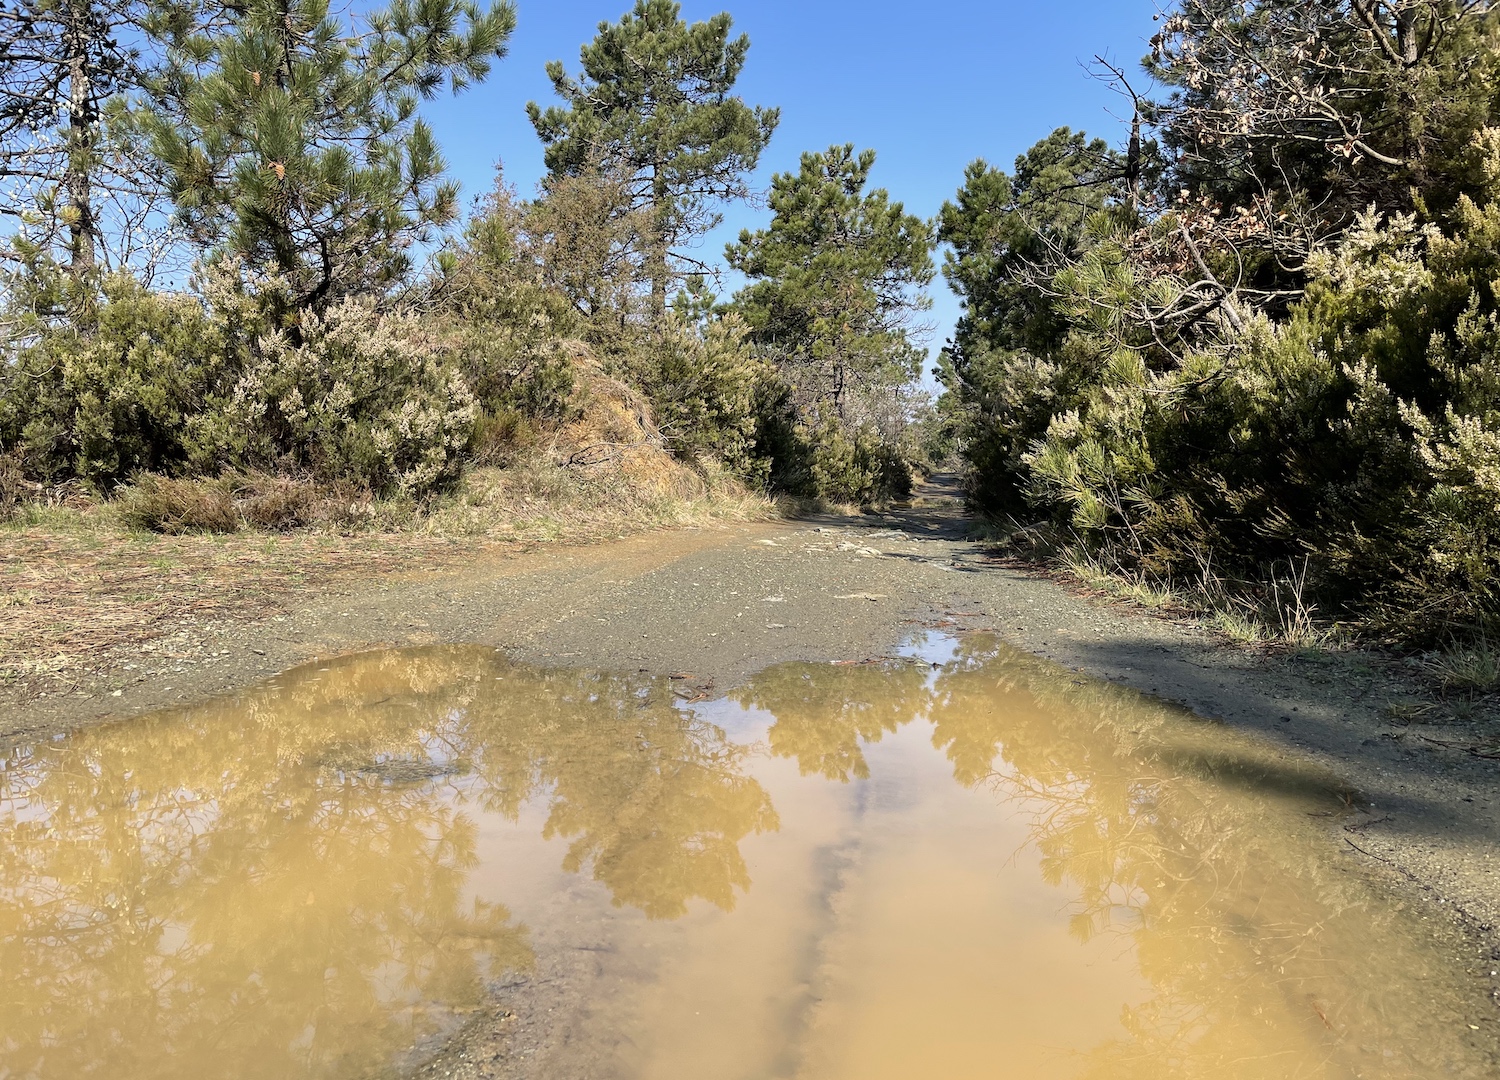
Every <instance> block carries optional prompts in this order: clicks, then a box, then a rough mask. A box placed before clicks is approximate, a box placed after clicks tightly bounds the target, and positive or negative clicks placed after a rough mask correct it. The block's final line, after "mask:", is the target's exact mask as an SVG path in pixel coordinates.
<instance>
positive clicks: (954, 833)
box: [0, 637, 1500, 1080]
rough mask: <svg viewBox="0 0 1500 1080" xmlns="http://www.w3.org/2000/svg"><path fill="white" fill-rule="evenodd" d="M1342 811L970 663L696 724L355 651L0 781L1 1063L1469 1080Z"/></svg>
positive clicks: (799, 695) (1172, 716)
mask: <svg viewBox="0 0 1500 1080" xmlns="http://www.w3.org/2000/svg"><path fill="white" fill-rule="evenodd" d="M1352 802H1353V797H1352V795H1351V793H1349V792H1347V791H1344V790H1343V789H1342V788H1341V786H1340V785H1339V783H1338V782H1337V780H1336V779H1335V778H1333V777H1330V776H1327V775H1324V774H1322V773H1320V772H1318V771H1316V770H1314V769H1311V768H1309V767H1307V766H1305V765H1301V764H1298V763H1296V762H1295V761H1294V760H1293V759H1290V758H1287V757H1284V756H1282V755H1280V753H1279V752H1278V751H1276V750H1275V749H1274V748H1272V747H1269V746H1268V745H1266V744H1262V743H1259V742H1256V741H1253V740H1251V739H1249V738H1247V737H1243V736H1240V735H1237V734H1235V733H1233V732H1230V731H1227V730H1225V729H1224V728H1222V727H1220V726H1218V725H1214V724H1210V723H1207V722H1203V721H1198V720H1194V719H1192V718H1191V717H1189V716H1187V715H1185V714H1183V713H1180V712H1177V711H1174V710H1172V709H1169V708H1165V707H1162V706H1161V705H1159V704H1156V703H1153V702H1150V701H1148V700H1146V699H1143V698H1141V697H1139V696H1137V695H1135V694H1133V693H1131V692H1129V691H1125V690H1122V689H1119V688H1116V687H1111V686H1108V685H1102V684H1098V683H1095V682H1092V681H1086V680H1081V679H1077V678H1075V677H1073V676H1071V675H1069V674H1068V673H1066V672H1062V671H1060V670H1059V669H1057V668H1055V667H1053V666H1051V665H1048V664H1046V663H1044V662H1042V661H1038V660H1036V659H1034V658H1030V657H1027V656H1024V655H1021V654H1019V653H1017V652H1015V651H1013V650H1011V649H1009V648H1008V647H1006V646H1004V645H1002V644H1000V643H998V642H996V641H994V640H992V639H988V638H984V637H974V638H965V639H963V640H962V641H954V640H951V639H932V640H929V641H926V642H924V643H921V644H919V645H918V646H916V647H914V648H913V649H912V650H909V654H908V655H907V656H906V658H904V659H902V660H899V661H891V662H889V663H883V664H873V665H851V666H836V665H788V666H782V667H777V668H773V669H771V670H769V671H766V672H764V673H763V674H762V675H760V676H759V677H757V678H755V679H754V680H752V681H751V682H750V683H749V684H748V685H747V686H746V687H744V688H742V689H741V690H740V691H737V692H736V693H734V694H733V695H732V696H731V697H729V698H726V699H722V700H718V701H710V702H701V703H696V704H693V703H687V702H685V701H683V700H682V699H681V698H680V696H679V695H677V694H676V693H674V688H673V684H672V683H671V682H670V681H669V680H665V679H652V678H648V677H646V676H628V675H609V674H587V673H580V672H576V671H546V670H537V669H532V668H527V667H520V666H516V665H513V664H511V663H509V662H508V661H506V660H505V659H504V657H503V656H502V655H500V654H497V653H494V652H492V651H489V650H483V649H476V648H442V649H426V650H408V651H400V652H389V653H376V654H367V655H362V656H354V657H348V658H345V659H342V660H339V661H335V662H332V663H327V664H324V665H322V666H317V667H309V668H305V669H302V670H299V671H293V672H290V673H287V674H285V675H283V676H281V677H280V678H278V679H276V680H274V681H273V682H271V683H269V684H267V685H265V686H262V687H259V688H256V689H253V690H250V691H247V692H246V693H244V694H241V695H239V696H236V697H234V698H230V699H226V700H224V701H221V702H217V703H212V704H209V705H205V706H202V707H198V708H193V709H187V710H177V711H172V712H166V713H160V714H156V715H153V716H150V717H146V718H142V719H138V720H134V721H129V722H125V723H121V724H116V725H113V726H109V727H103V728H95V729H92V730H88V731H84V732H81V733H79V734H77V735H75V736H72V737H70V738H68V739H66V740H61V741H58V742H55V743H50V744H46V745H43V746H38V747H34V748H31V749H29V750H25V751H17V752H15V753H13V754H12V755H11V756H10V757H9V759H8V760H6V761H5V762H4V764H3V769H0V836H3V837H4V841H3V843H0V1077H5V1078H22V1077H25V1078H30V1077H39V1078H64V1077H66V1078H73V1077H90V1076H107V1077H110V1078H112V1080H137V1078H152V1080H158V1078H160V1080H166V1078H183V1080H187V1078H194V1080H196V1078H200V1077H205V1076H213V1077H224V1078H245V1080H252V1078H253V1080H262V1078H264V1080H271V1078H275V1080H290V1078H300V1077H337V1078H344V1077H370V1076H384V1075H392V1074H393V1073H394V1072H399V1071H400V1070H403V1069H407V1068H411V1067H414V1066H415V1065H417V1064H419V1063H420V1061H421V1060H422V1058H423V1056H424V1055H429V1054H430V1053H431V1052H432V1051H433V1050H434V1048H436V1047H438V1046H439V1045H440V1044H441V1042H442V1041H443V1040H444V1039H445V1038H447V1037H449V1036H451V1035H452V1034H453V1032H455V1030H457V1029H459V1028H461V1027H462V1026H463V1025H464V1024H465V1023H466V1022H468V1021H470V1020H471V1019H474V1020H475V1022H474V1023H473V1024H471V1025H470V1027H471V1028H473V1029H475V1031H477V1034H472V1038H471V1039H470V1042H471V1043H472V1045H473V1047H474V1048H475V1049H474V1054H473V1055H472V1056H474V1057H475V1058H476V1059H482V1060H484V1061H486V1062H487V1064H486V1065H485V1069H488V1070H489V1072H485V1071H483V1070H481V1071H480V1072H479V1073H477V1074H470V1073H465V1075H495V1076H505V1077H509V1076H526V1077H531V1078H534V1080H562V1078H573V1077H579V1078H582V1077H587V1078H590V1080H601V1078H612V1077H620V1078H627V1077H628V1078H642V1080H647V1078H649V1080H690V1078H691V1080H696V1078H700V1077H702V1078H714V1080H731V1078H746V1080H749V1078H771V1077H788V1078H790V1077H796V1078H803V1080H845V1078H847V1080H855V1078H859V1080H883V1078H891V1080H895V1078H902V1080H909V1078H912V1077H917V1076H933V1077H943V1078H946V1080H966V1078H971V1077H972V1078H979V1077H984V1078H993V1077H1018V1078H1020V1077H1026V1078H1033V1077H1035V1078H1049V1080H1050V1078H1068V1077H1077V1078H1080V1080H1082V1078H1106V1077H1107V1078H1111V1080H1118V1078H1132V1077H1140V1078H1153V1080H1155V1078H1162V1077H1183V1078H1187V1077H1194V1078H1205V1080H1209V1078H1212V1080H1218V1078H1250V1077H1255V1078H1260V1077H1264V1078H1268V1080H1269V1078H1272V1077H1274V1078H1278V1080H1280V1078H1286V1077H1309V1078H1323V1077H1330V1078H1332V1077H1339V1078H1342V1077H1431V1076H1435V1075H1444V1076H1475V1077H1480V1076H1493V1075H1495V1074H1496V1071H1497V1065H1500V1053H1497V1051H1496V1047H1495V1043H1496V1034H1495V1031H1496V1028H1495V1017H1494V1015H1493V1011H1492V1010H1490V1009H1489V1008H1488V1007H1487V1006H1486V1005H1485V1004H1484V1001H1485V998H1486V996H1487V992H1486V984H1485V983H1484V982H1483V981H1482V979H1481V978H1480V976H1477V975H1474V974H1469V973H1466V972H1465V971H1464V970H1463V967H1462V965H1461V964H1457V963H1455V962H1453V960H1452V959H1451V958H1450V957H1449V956H1448V955H1447V953H1446V951H1445V949H1444V947H1443V946H1442V944H1441V943H1440V942H1439V940H1438V935H1437V931H1436V927H1437V926H1438V925H1439V923H1440V920H1437V919H1433V920H1432V922H1431V923H1429V922H1428V921H1427V919H1426V918H1425V917H1424V914H1423V913H1422V912H1421V911H1418V910H1415V909H1408V908H1406V907H1404V906H1403V905H1401V904H1397V903H1394V902H1392V901H1391V900H1389V899H1387V898H1382V896H1381V894H1380V893H1379V892H1377V891H1376V890H1374V889H1373V888H1372V887H1371V886H1369V885H1368V883H1367V881H1366V879H1365V878H1364V877H1363V876H1362V868H1361V867H1360V865H1359V863H1358V862H1357V861H1356V859H1355V857H1353V856H1346V855H1341V854H1340V853H1339V852H1338V851H1337V849H1336V846H1335V845H1332V844H1330V843H1328V840H1327V830H1328V828H1329V819H1330V818H1334V819H1337V818H1338V817H1340V816H1343V815H1349V814H1352V813H1354V812H1355V811H1354V810H1352V809H1351V804H1352ZM1471 1025H1477V1027H1478V1030H1475V1028H1474V1027H1471ZM479 1029H482V1030H479ZM486 1032H488V1034H486Z"/></svg>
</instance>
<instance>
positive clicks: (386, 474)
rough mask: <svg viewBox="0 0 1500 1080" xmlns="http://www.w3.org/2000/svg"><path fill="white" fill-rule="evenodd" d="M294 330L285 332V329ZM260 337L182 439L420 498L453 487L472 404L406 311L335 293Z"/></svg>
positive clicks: (443, 356)
mask: <svg viewBox="0 0 1500 1080" xmlns="http://www.w3.org/2000/svg"><path fill="white" fill-rule="evenodd" d="M293 330H294V331H295V332H293ZM293 330H281V331H276V332H274V333H270V334H267V335H265V336H264V337H262V338H261V339H260V340H259V341H258V342H257V344H256V348H255V351H254V354H253V356H252V358H251V360H250V361H249V363H248V364H247V365H246V367H245V371H244V373H243V374H242V375H241V376H240V378H239V380H238V381H237V382H236V383H235V385H234V387H233V391H232V393H231V394H230V396H229V399H228V400H227V402H226V403H225V404H224V406H223V407H222V408H221V409H219V410H217V411H214V412H211V413H205V414H200V415H199V416H197V417H194V423H193V425H192V429H193V438H194V440H195V441H196V442H197V443H198V444H199V445H201V446H205V447H212V448H213V450H214V453H215V455H216V456H217V458H218V459H219V460H220V461H221V462H223V463H224V464H226V465H231V464H232V465H235V466H244V467H249V468H256V469H263V470H268V471H272V472H278V473H289V474H294V475H307V476H310V477H312V478H313V479H314V480H317V481H318V482H320V483H323V484H333V483H337V482H341V481H343V482H353V483H357V484H360V485H363V486H368V487H369V488H370V489H371V490H372V491H374V492H376V493H377V494H381V495H389V494H398V493H399V494H402V495H407V496H411V497H414V498H420V497H423V496H425V495H427V494H430V493H431V492H434V491H436V490H439V489H441V488H443V487H445V486H448V485H450V484H452V483H453V482H454V481H455V480H456V479H457V478H458V475H459V472H460V470H461V468H462V464H463V454H464V452H465V450H466V449H467V447H468V443H469V439H470V436H471V435H472V433H473V428H474V418H475V413H476V410H475V406H474V398H473V395H472V394H471V393H470V391H469V388H468V386H467V384H466V383H465V382H464V379H463V376H462V375H461V374H460V373H459V371H458V368H457V365H456V363H455V362H454V360H453V358H452V356H451V355H449V354H447V353H445V352H443V351H442V350H440V349H439V348H437V347H436V346H434V345H433V344H432V343H431V342H430V341H429V340H428V339H427V338H426V337H425V336H424V335H423V333H422V329H421V327H420V325H418V323H417V320H415V319H414V318H412V317H410V316H400V315H385V316H381V315H380V314H379V313H377V312H376V311H374V310H373V309H372V308H370V307H368V306H366V305H362V304H359V303H356V302H355V301H352V300H346V301H344V302H343V303H341V304H339V305H337V306H336V307H334V308H332V309H331V310H330V311H329V312H328V313H327V315H325V316H321V317H320V316H317V315H314V314H312V313H310V312H303V313H302V315H301V316H300V319H299V321H298V322H297V324H296V326H295V327H294V328H293Z"/></svg>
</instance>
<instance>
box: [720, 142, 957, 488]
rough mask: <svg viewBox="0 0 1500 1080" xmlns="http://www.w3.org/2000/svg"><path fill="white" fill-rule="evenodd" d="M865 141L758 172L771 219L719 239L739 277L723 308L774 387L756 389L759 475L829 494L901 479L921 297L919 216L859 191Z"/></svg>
mask: <svg viewBox="0 0 1500 1080" xmlns="http://www.w3.org/2000/svg"><path fill="white" fill-rule="evenodd" d="M874 163H875V152H874V151H873V150H865V151H861V152H859V153H856V152H855V150H854V147H853V145H852V144H850V145H844V146H833V147H830V148H829V149H828V150H827V151H826V152H824V153H807V154H803V155H802V161H801V167H800V168H799V170H798V171H797V172H796V173H778V174H777V175H776V176H775V177H773V178H772V181H771V195H770V205H771V210H772V215H773V216H772V218H771V223H770V226H769V227H768V228H765V229H760V230H757V231H755V232H751V231H750V230H745V231H744V232H742V233H741V234H740V238H739V241H738V242H737V243H734V244H731V245H729V247H728V249H727V251H726V256H727V258H728V261H729V264H730V266H732V267H733V268H734V269H736V270H739V271H740V272H741V273H743V274H744V275H745V276H746V277H747V278H748V279H749V282H750V283H749V284H748V285H746V286H745V287H744V288H743V289H741V290H740V291H739V292H738V293H737V294H736V295H735V297H734V300H733V303H732V310H733V311H735V312H736V313H737V314H738V315H740V316H741V317H742V318H743V319H744V321H745V323H746V324H747V326H748V328H749V336H750V340H751V342H752V343H753V344H754V346H755V348H756V350H757V352H758V353H759V354H760V355H761V356H763V357H765V358H766V359H767V360H769V361H770V362H771V363H772V364H774V366H775V371H776V376H777V380H778V382H779V383H780V384H781V385H782V387H783V389H782V390H781V391H780V392H779V393H778V392H769V393H764V394H763V395H762V399H761V406H760V412H761V420H760V428H761V431H762V435H761V439H762V444H763V446H764V447H765V448H766V450H765V456H766V457H767V459H768V461H769V463H770V464H769V471H768V474H767V475H768V479H769V481H770V482H771V483H772V484H773V485H774V486H775V487H776V488H778V489H779V490H783V491H788V492H791V493H793V494H797V495H803V496H808V497H821V498H827V499H833V500H836V501H839V502H867V501H879V500H883V499H888V498H892V497H899V495H900V494H902V493H903V492H904V491H909V489H910V485H911V470H910V467H909V466H908V465H907V463H906V460H905V457H906V454H907V449H908V448H906V447H903V446H902V445H900V444H901V443H902V441H903V440H902V433H903V432H904V430H905V429H906V427H907V425H908V424H909V423H910V422H911V420H912V419H913V417H912V416H911V415H909V413H908V412H907V410H906V408H905V405H904V402H903V400H902V398H901V390H902V389H903V388H905V387H907V386H909V385H910V384H911V383H912V382H913V381H914V380H915V378H916V377H917V375H918V374H919V373H920V370H921V364H922V360H923V357H924V355H925V353H924V352H923V350H922V349H921V348H920V346H919V345H918V344H917V342H916V341H915V340H914V336H915V334H916V333H917V332H918V331H919V329H920V328H919V327H918V326H917V325H916V318H917V316H918V315H919V314H920V313H921V312H922V311H924V310H926V309H927V308H928V307H929V306H930V301H929V300H928V298H927V296H926V294H925V293H924V291H923V290H924V289H925V288H926V286H927V285H928V284H929V283H930V282H931V281H932V278H933V276H934V268H933V264H932V255H931V251H932V246H933V236H932V228H931V226H930V225H929V224H928V223H927V222H925V221H923V220H922V219H921V218H919V217H917V216H916V215H914V214H909V213H907V212H906V210H905V208H904V207H903V206H902V204H901V203H899V202H892V201H891V199H890V196H889V195H888V194H887V192H886V191H885V190H883V189H875V190H873V191H867V190H866V187H867V185H868V182H869V178H870V170H871V168H872V166H873V165H874Z"/></svg>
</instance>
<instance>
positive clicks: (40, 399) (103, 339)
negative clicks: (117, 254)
mask: <svg viewBox="0 0 1500 1080" xmlns="http://www.w3.org/2000/svg"><path fill="white" fill-rule="evenodd" d="M92 321H93V322H94V329H93V330H92V331H91V332H85V331H84V330H82V329H80V327H79V324H78V322H77V321H76V320H74V321H70V322H64V323H61V324H57V325H55V326H52V327H49V328H45V329H44V330H43V331H42V332H40V333H39V334H38V336H37V339H36V340H35V341H34V343H33V344H31V345H29V346H28V347H26V348H24V349H22V350H21V351H20V352H19V354H18V355H17V357H16V360H15V362H14V363H13V364H9V365H5V366H4V367H0V377H3V378H4V379H5V386H4V394H3V396H0V446H4V447H6V448H10V449H12V450H13V451H14V452H16V453H17V454H19V455H20V456H21V458H22V460H23V461H24V462H25V466H26V468H27V470H28V471H29V472H30V473H31V475H33V476H35V477H36V478H37V479H39V480H42V481H45V482H56V481H59V480H64V479H69V478H73V477H77V478H79V479H82V480H85V481H87V482H89V483H90V484H93V485H96V486H98V487H101V488H105V489H107V488H110V487H112V486H113V485H115V484H116V483H118V482H119V481H121V480H123V479H124V478H126V477H127V476H129V475H131V474H133V473H135V472H138V471H143V470H146V471H153V472H162V471H171V470H176V469H181V468H184V467H187V466H189V465H190V464H197V463H198V458H199V454H200V450H201V448H200V447H199V446H197V445H196V444H195V443H194V441H193V440H192V438H191V435H190V434H189V429H190V427H191V425H192V422H193V420H194V418H195V417H197V416H199V415H201V414H202V413H204V412H205V411H211V410H213V409H215V408H217V407H220V406H221V405H222V402H223V395H224V394H225V393H226V390H227V387H228V385H229V383H230V380H231V379H232V377H233V372H234V370H235V367H236V364H237V363H238V354H239V351H240V349H241V348H242V347H243V345H244V341H243V339H242V338H239V337H238V336H236V335H234V334H231V333H229V332H227V328H226V327H225V326H224V325H223V324H222V323H220V322H216V321H215V320H214V319H213V318H212V317H211V316H210V314H209V313H208V312H207V311H205V310H204V307H203V305H202V304H201V303H200V302H199V301H198V300H197V299H196V298H194V297H192V296H188V295H180V294H179V295H174V294H168V293H153V292H150V291H148V290H147V289H145V288H144V287H143V286H142V285H140V284H139V283H138V282H137V281H135V280H134V279H133V278H131V277H129V276H126V275H117V276H114V277H111V278H109V279H107V280H106V281H105V282H104V284H103V297H102V300H101V302H100V304H99V305H98V307H97V308H96V309H94V311H93V314H92Z"/></svg>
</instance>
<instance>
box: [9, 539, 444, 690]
mask: <svg viewBox="0 0 1500 1080" xmlns="http://www.w3.org/2000/svg"><path fill="white" fill-rule="evenodd" d="M0 537H3V544H4V548H3V551H0V680H4V681H7V682H16V681H20V680H27V679H29V678H30V677H32V676H37V675H45V674H48V673H49V672H53V671H57V670H61V669H63V668H66V667H69V666H72V665H74V664H76V663H78V662H80V661H87V660H88V659H90V658H93V657H97V656H100V655H101V654H102V653H104V652H106V651H108V650H114V649H119V648H122V647H130V646H138V645H141V644H144V643H146V642H149V641H153V640H155V639H157V638H160V637H163V636H165V635H166V634H168V633H169V632H171V630H172V628H173V627H174V626H175V625H177V624H180V623H182V622H184V621H186V620H194V621H196V620H202V619H209V618H219V617H225V616H234V617H246V618H253V617H256V616H260V615H265V614H268V613H270V612H272V611H275V610H278V609H279V608H280V607H281V606H282V604H283V602H284V601H285V599H286V598H287V597H288V596H289V595H290V594H291V593H292V592H293V591H294V590H301V589H305V588H307V587H309V586H316V585H324V584H328V583H330V582H334V581H338V580H353V579H359V578H369V577H373V576H376V575H379V574H384V573H391V572H399V571H403V570H416V569H427V568H435V567H440V566H445V565H450V564H452V563H454V562H456V561H458V560H459V559H462V558H465V557H467V556H468V554H469V553H470V551H471V550H472V548H467V547H460V546H459V545H457V544H456V543H454V542H452V541H450V540H447V539H445V538H442V537H437V536H430V537H416V536H402V535H393V534H371V535H365V536H327V535H311V534H309V535H300V536H288V537H265V536H253V535H248V534H242V535H239V536H232V537H206V536H155V537H149V538H146V537H142V536H140V535H130V534H125V533H122V532H120V531H119V530H118V529H113V528H110V527H109V526H108V524H107V523H103V522H97V521H83V522H78V523H75V528H74V529H72V530H71V531H62V530H60V529H58V528H55V527H45V526H44V527H37V526H31V527H26V528H20V529H8V530H6V531H5V532H4V533H3V534H0Z"/></svg>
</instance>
